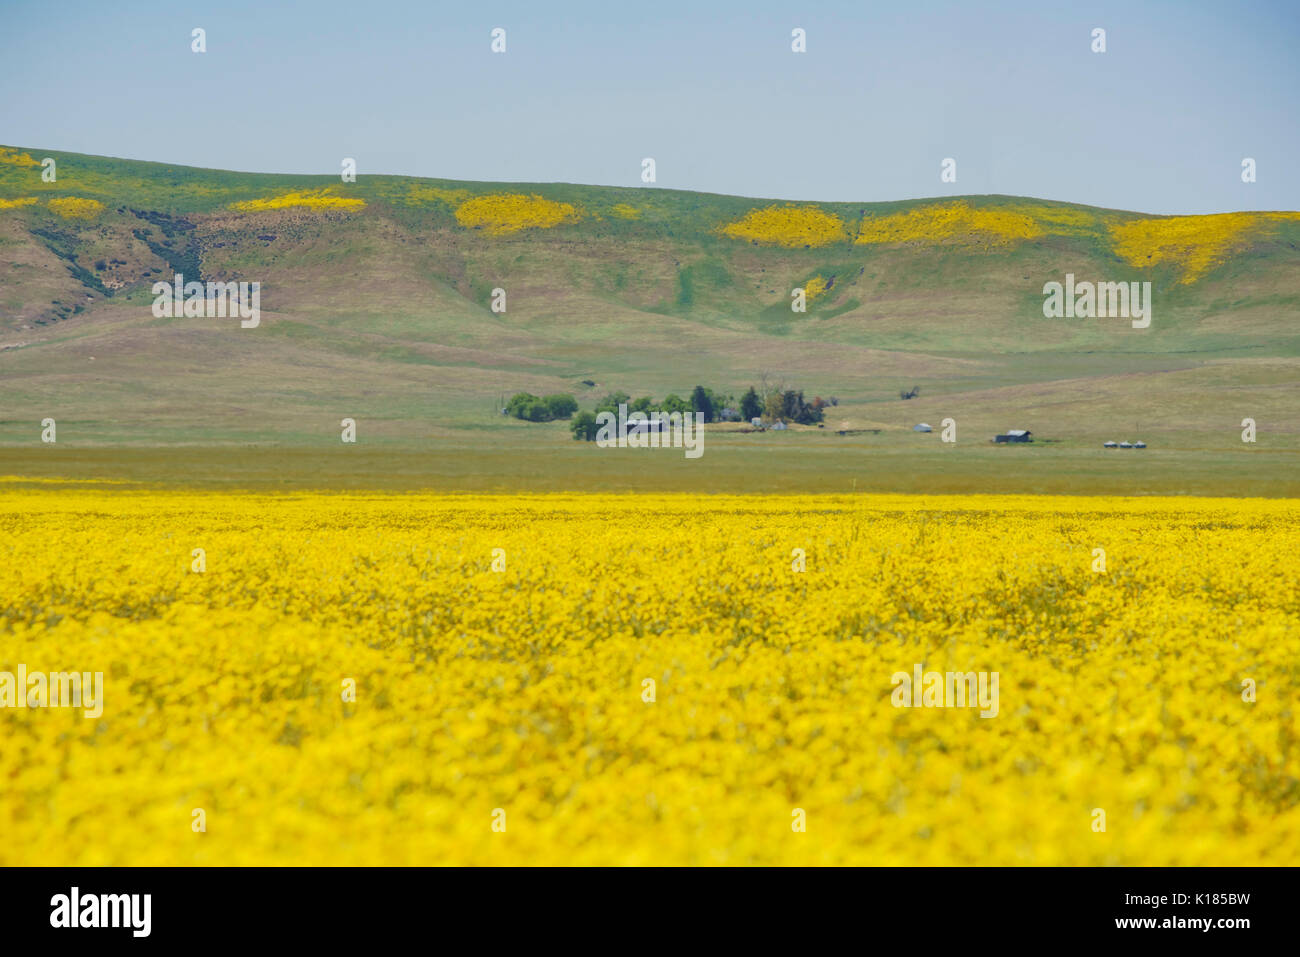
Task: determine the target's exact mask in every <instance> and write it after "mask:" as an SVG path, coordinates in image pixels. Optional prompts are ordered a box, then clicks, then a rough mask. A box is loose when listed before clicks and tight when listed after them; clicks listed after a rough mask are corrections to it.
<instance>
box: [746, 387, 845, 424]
mask: <svg viewBox="0 0 1300 957" xmlns="http://www.w3.org/2000/svg"><path fill="white" fill-rule="evenodd" d="M838 404H839V401H838V400H837V399H836V398H835V397H834V396H832V397H831V400H830V401H829V402H827V401H826V400H824V399H823V398H822V397H821V396H815V397H814V398H813V399H812V401H811V402H810V401H808V400H807V399H805V398H804V395H803V389H783V388H781V387H779V386H778V387H776V388H773V389H766V390H764V392H762V393H760V392H759V391H758V390H757V389H755V388H754V387H753V386H750V387H749V391H748V392H746V393H745V394H744V395H743V396H741V397H740V415H741V418H743V419H744V420H745V421H747V422H748V421H750V420H752V419H764V420H766V421H768V422H797V423H799V424H800V425H816V424H817V423H819V422H821V421H822V420H823V419H825V418H826V408H827V407H828V406H832V405H838Z"/></svg>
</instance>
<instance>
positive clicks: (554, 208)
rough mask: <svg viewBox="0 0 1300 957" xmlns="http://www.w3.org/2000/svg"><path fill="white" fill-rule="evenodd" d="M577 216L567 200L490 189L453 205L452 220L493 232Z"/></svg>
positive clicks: (547, 226)
mask: <svg viewBox="0 0 1300 957" xmlns="http://www.w3.org/2000/svg"><path fill="white" fill-rule="evenodd" d="M579 218H580V214H579V212H578V211H577V210H576V209H575V208H574V207H573V206H571V205H570V204H569V203H557V202H555V201H554V200H550V199H546V198H544V197H542V196H538V195H537V194H535V193H534V194H533V195H531V196H525V195H524V194H523V193H490V194H488V195H486V196H476V197H474V198H473V199H470V200H466V201H465V202H464V203H462V204H461V205H460V206H459V207H457V209H456V222H458V223H460V224H461V225H462V226H465V227H466V228H468V229H482V230H485V231H486V232H487V233H488V234H489V235H493V236H499V235H503V234H506V233H515V232H519V231H520V230H521V229H551V228H553V227H555V226H560V225H562V224H564V223H573V222H577V221H578V219H579Z"/></svg>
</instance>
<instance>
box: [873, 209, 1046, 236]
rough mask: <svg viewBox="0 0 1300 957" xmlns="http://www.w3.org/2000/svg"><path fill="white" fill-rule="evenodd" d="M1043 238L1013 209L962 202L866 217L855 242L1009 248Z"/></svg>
mask: <svg viewBox="0 0 1300 957" xmlns="http://www.w3.org/2000/svg"><path fill="white" fill-rule="evenodd" d="M1041 235H1043V227H1042V226H1041V225H1039V223H1038V222H1037V221H1036V220H1035V219H1034V218H1033V217H1032V216H1029V215H1026V214H1025V213H1022V212H1018V211H1016V210H1015V209H1014V208H1002V207H989V208H980V207H977V206H972V205H971V204H970V203H968V202H965V201H961V202H955V203H936V204H934V205H930V206H921V207H918V208H917V209H910V210H907V211H906V212H901V213H891V214H889V215H887V216H867V217H864V218H863V220H862V223H861V224H860V226H859V227H858V236H857V239H856V240H855V242H857V243H858V244H859V245H862V244H875V243H915V242H921V243H946V242H958V243H963V242H968V243H980V244H992V245H998V246H1002V245H1007V244H1009V243H1011V242H1015V241H1018V240H1024V239H1035V238H1037V237H1038V236H1041Z"/></svg>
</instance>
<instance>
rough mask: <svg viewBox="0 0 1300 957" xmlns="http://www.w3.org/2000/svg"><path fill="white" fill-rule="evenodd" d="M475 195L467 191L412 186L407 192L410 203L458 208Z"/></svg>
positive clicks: (407, 199)
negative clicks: (442, 204) (445, 205)
mask: <svg viewBox="0 0 1300 957" xmlns="http://www.w3.org/2000/svg"><path fill="white" fill-rule="evenodd" d="M471 195H473V194H472V193H470V191H469V190H467V189H443V188H442V187H440V186H412V187H411V188H410V189H409V190H407V192H406V201H407V202H408V203H445V204H447V205H448V206H457V205H459V204H461V203H463V202H465V200H467V199H469V198H470V196H471Z"/></svg>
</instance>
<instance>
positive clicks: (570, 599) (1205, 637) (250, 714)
mask: <svg viewBox="0 0 1300 957" xmlns="http://www.w3.org/2000/svg"><path fill="white" fill-rule="evenodd" d="M0 531H2V532H3V534H2V535H0V672H11V673H12V672H15V671H16V669H17V668H18V666H19V665H25V667H26V670H27V671H28V672H29V673H32V672H38V671H44V672H60V671H72V670H76V671H82V672H95V671H102V672H103V675H104V695H103V697H104V701H103V713H102V715H101V716H100V717H98V718H97V719H94V718H85V717H83V715H82V711H81V710H75V709H64V708H60V709H55V708H45V709H40V708H24V709H17V708H3V709H0V781H3V782H4V786H3V788H0V834H3V840H0V864H7V865H12V864H88V865H96V864H155V863H167V864H291V863H310V864H346V863H362V864H377V863H396V864H440V863H445V864H467V863H482V864H495V863H524V864H540V863H616V864H652V863H662V864H677V863H695V864H715V863H716V864H748V863H824V864H840V863H859V864H867V863H873V864H874V863H879V864H1004V863H1010V864H1018V863H1025V864H1030V863H1033V864H1255V863H1264V864H1296V863H1300V752H1298V749H1300V718H1298V717H1297V713H1296V710H1295V703H1296V700H1297V691H1300V589H1298V587H1297V571H1300V548H1297V544H1298V543H1300V534H1298V533H1300V503H1298V502H1294V501H1264V500H1234V501H1229V500H1209V499H1196V500H1181V499H1146V500H1137V499H1103V498H1046V497H1041V498H1031V497H1023V498H1021V497H980V496H969V497H946V498H909V497H903V496H856V497H848V496H844V497H806V498H800V497H767V498H760V497H746V498H726V497H705V496H687V495H674V496H654V495H640V496H633V495H624V496H561V495H554V496H540V495H539V496H422V495H373V496H365V495H357V494H320V495H282V496H271V495H239V494H224V493H179V492H130V491H111V490H102V491H101V490H90V491H84V490H70V491H68V490H50V491H37V490H19V491H9V492H5V493H3V494H0ZM1099 548H1100V549H1104V551H1105V570H1104V571H1096V570H1094V568H1095V567H1097V564H1098V557H1097V556H1096V555H1095V554H1094V550H1095V549H1099ZM195 549H202V550H203V562H204V563H205V570H203V571H194V570H192V569H193V568H194V567H195V564H196V562H198V559H197V558H196V557H195V553H194V550H195ZM495 549H500V550H502V551H498V552H494V550H495ZM795 549H802V550H803V551H804V553H805V555H806V559H805V561H806V570H804V571H796V570H794V568H793V567H792V565H793V564H794V563H796V562H797V561H798V558H797V554H795V553H794V550H795ZM494 561H495V562H496V564H497V567H498V568H500V567H501V565H502V562H504V570H503V571H494V570H493V563H494ZM917 665H920V666H922V667H923V668H924V669H925V670H927V671H929V670H935V671H940V672H944V671H961V672H967V671H975V672H981V671H982V672H988V673H992V672H997V673H998V675H999V676H1000V682H999V697H1000V701H999V708H998V713H997V715H996V716H994V717H989V718H982V717H980V714H979V712H978V710H977V709H971V708H921V707H911V708H900V707H895V706H894V705H893V703H892V701H891V695H892V692H893V690H894V689H893V685H892V682H891V678H892V676H893V675H894V673H895V672H900V671H901V672H906V673H909V674H910V673H912V671H913V668H914V666H917ZM349 679H350V680H352V681H355V701H347V700H344V699H345V697H347V694H346V692H345V687H346V685H345V683H346V682H347V681H348V680H349ZM646 679H652V681H653V683H654V684H653V692H654V693H653V700H646V699H647V698H649V697H650V687H651V686H650V685H648V684H647V683H646ZM1243 682H1253V688H1254V692H1253V695H1252V694H1250V693H1249V691H1248V690H1244V687H1245V688H1248V687H1249V686H1248V685H1247V686H1243ZM1252 697H1253V699H1254V700H1249V699H1250V698H1252ZM196 809H201V811H202V815H201V820H202V821H203V823H204V826H205V828H206V829H205V830H203V831H201V832H200V831H196V830H195V829H194V828H195V826H196V823H195V822H197V821H198V820H200V816H198V815H196V813H195V812H196ZM498 809H499V810H498ZM796 809H801V810H802V811H803V813H804V815H805V817H806V831H804V832H799V831H796V830H794V829H793V828H792V822H794V821H797V820H798V817H797V812H796ZM1097 810H1102V811H1104V813H1105V830H1104V831H1099V830H1096V829H1095V827H1096V822H1097V821H1098V816H1097V814H1096V811H1097ZM502 812H503V813H502ZM494 821H495V822H496V823H497V824H498V826H500V823H501V822H502V821H504V824H505V829H504V830H499V829H498V830H494V828H493V824H494Z"/></svg>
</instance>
